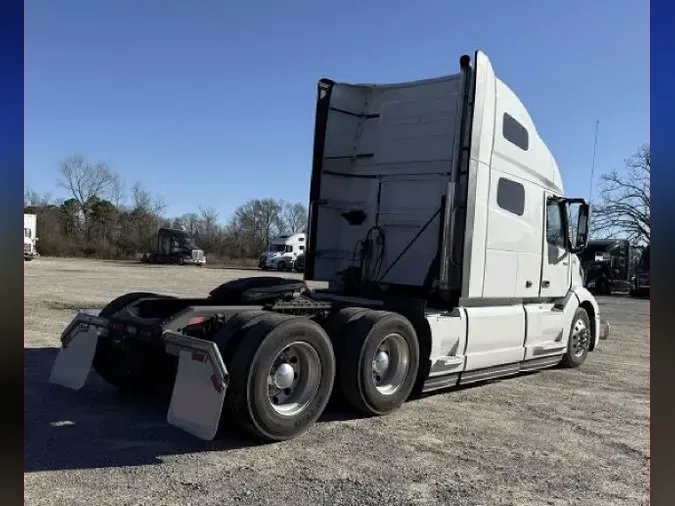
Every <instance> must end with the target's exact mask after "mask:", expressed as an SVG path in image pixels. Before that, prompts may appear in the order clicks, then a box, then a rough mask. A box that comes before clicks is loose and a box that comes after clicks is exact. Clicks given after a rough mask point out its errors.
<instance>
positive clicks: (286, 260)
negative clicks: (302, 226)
mask: <svg viewBox="0 0 675 506" xmlns="http://www.w3.org/2000/svg"><path fill="white" fill-rule="evenodd" d="M305 241H306V236H305V234H303V233H297V234H290V235H288V234H286V235H280V236H279V237H275V238H274V239H272V241H271V242H270V247H269V249H268V251H264V252H263V253H261V255H260V259H259V262H258V263H259V266H260V268H261V269H263V270H266V269H276V270H279V271H286V270H290V269H292V268H293V265H294V263H295V259H296V258H298V255H300V254H302V253H304V252H305Z"/></svg>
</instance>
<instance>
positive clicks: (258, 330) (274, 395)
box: [226, 313, 335, 442]
mask: <svg viewBox="0 0 675 506" xmlns="http://www.w3.org/2000/svg"><path fill="white" fill-rule="evenodd" d="M231 367H232V369H231V371H230V387H229V389H228V395H227V397H226V398H229V403H228V404H229V408H230V411H231V413H232V414H233V415H234V417H235V418H236V420H237V422H238V423H239V425H241V426H242V427H243V428H245V429H246V430H248V431H249V432H251V433H252V434H254V435H256V436H257V437H259V438H261V439H263V440H265V441H268V442H273V441H284V440H287V439H290V438H293V437H295V436H297V435H299V434H300V433H302V432H304V431H305V430H307V429H308V428H309V427H310V426H311V425H312V424H313V423H314V422H315V421H316V420H317V419H318V418H319V416H321V414H322V413H323V410H324V409H325V407H326V405H327V404H328V400H329V399H330V393H331V390H332V388H333V381H334V376H335V356H334V354H333V347H332V346H331V342H330V339H329V338H328V335H327V334H326V332H325V331H324V330H323V329H322V328H321V326H319V324H317V323H316V322H314V321H312V320H309V319H307V318H300V317H294V316H285V315H278V314H271V313H270V314H269V315H268V316H265V317H263V318H261V319H260V320H258V321H256V323H255V324H254V325H252V326H251V327H250V329H249V330H248V331H247V332H246V333H245V335H243V336H242V338H241V341H240V345H239V347H238V349H237V351H236V352H235V353H234V356H233V357H232V360H231Z"/></svg>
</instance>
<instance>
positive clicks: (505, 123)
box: [502, 113, 530, 151]
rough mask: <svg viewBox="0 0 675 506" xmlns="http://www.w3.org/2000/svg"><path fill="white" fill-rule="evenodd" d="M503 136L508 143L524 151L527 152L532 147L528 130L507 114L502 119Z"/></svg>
mask: <svg viewBox="0 0 675 506" xmlns="http://www.w3.org/2000/svg"><path fill="white" fill-rule="evenodd" d="M502 135H503V136H504V138H505V139H506V140H507V141H509V142H510V143H511V144H514V145H515V146H518V147H519V148H520V149H522V150H523V151H527V150H528V148H529V147H530V135H529V134H528V133H527V128H525V127H524V126H523V125H521V124H520V123H519V122H518V120H517V119H516V118H514V117H513V116H511V115H510V114H507V113H504V117H503V118H502Z"/></svg>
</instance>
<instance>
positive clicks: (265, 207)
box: [24, 155, 307, 263]
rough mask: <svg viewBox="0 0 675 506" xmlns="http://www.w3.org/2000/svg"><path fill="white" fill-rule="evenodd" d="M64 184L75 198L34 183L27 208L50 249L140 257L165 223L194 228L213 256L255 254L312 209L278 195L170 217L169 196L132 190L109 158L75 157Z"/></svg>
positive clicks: (67, 162) (64, 166)
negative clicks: (228, 211) (223, 215)
mask: <svg viewBox="0 0 675 506" xmlns="http://www.w3.org/2000/svg"><path fill="white" fill-rule="evenodd" d="M58 185H59V186H60V187H61V188H63V189H65V190H67V191H68V193H69V198H67V199H62V200H56V199H53V198H51V196H50V195H49V194H40V193H37V192H35V191H32V190H30V189H27V190H26V192H25V195H24V212H25V213H33V214H36V215H37V223H38V225H37V226H38V233H37V236H38V237H39V241H38V244H37V249H38V251H39V252H40V254H41V255H45V256H69V257H92V258H103V259H131V258H138V257H139V256H140V255H141V254H142V253H144V252H146V251H150V250H152V249H153V248H154V247H155V242H156V234H157V231H158V230H159V228H160V227H169V228H176V229H180V230H184V231H186V232H189V233H190V234H192V235H193V237H194V238H195V240H196V242H197V244H198V245H199V246H200V247H201V248H202V249H203V250H204V251H205V253H206V255H207V257H208V258H209V260H210V262H209V263H211V261H216V262H217V261H228V260H229V261H235V262H236V261H242V260H244V261H245V260H246V259H251V258H256V257H257V256H258V255H259V254H260V252H261V251H262V250H264V249H266V248H267V247H268V245H269V242H270V240H271V239H273V238H274V237H276V236H278V235H281V234H282V233H295V232H303V231H305V229H306V227H307V208H306V206H305V205H304V204H303V203H300V202H297V203H290V202H284V201H282V200H278V199H274V198H262V199H252V200H249V201H248V202H245V203H244V204H242V205H240V206H239V207H238V208H237V209H236V210H235V212H234V213H233V215H232V216H230V217H229V219H227V220H226V221H225V222H224V223H221V221H220V216H219V214H218V212H217V211H216V210H215V209H214V208H212V207H209V206H207V207H199V208H198V210H197V211H196V212H192V213H187V214H184V215H183V216H178V217H173V218H172V217H167V216H166V212H165V211H166V202H165V200H164V199H163V197H161V196H159V195H153V194H151V193H150V192H149V191H148V190H147V189H146V188H144V187H143V185H141V183H139V182H136V183H134V184H133V185H132V186H131V188H130V191H127V187H126V184H125V182H124V181H123V179H122V178H121V176H120V175H119V174H118V173H117V172H115V171H113V170H112V169H111V168H110V167H108V166H107V165H106V164H105V163H103V162H98V163H92V162H90V161H88V160H86V159H85V158H84V157H83V156H80V155H73V156H70V157H68V158H66V159H64V160H63V161H61V163H60V164H59V179H58Z"/></svg>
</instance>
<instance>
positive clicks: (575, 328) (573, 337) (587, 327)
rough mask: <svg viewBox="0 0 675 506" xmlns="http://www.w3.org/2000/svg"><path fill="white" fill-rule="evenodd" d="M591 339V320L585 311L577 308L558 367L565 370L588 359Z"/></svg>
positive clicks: (577, 365)
mask: <svg viewBox="0 0 675 506" xmlns="http://www.w3.org/2000/svg"><path fill="white" fill-rule="evenodd" d="M591 338H592V334H591V319H590V318H589V317H588V313H587V312H586V310H585V309H583V308H578V309H577V310H576V313H574V318H573V319H572V328H571V329H570V336H569V339H568V340H567V352H566V353H565V355H563V358H562V361H561V362H560V365H561V366H563V367H567V368H574V367H579V366H581V365H582V364H583V363H584V362H585V361H586V357H588V349H589V346H590V343H591Z"/></svg>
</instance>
